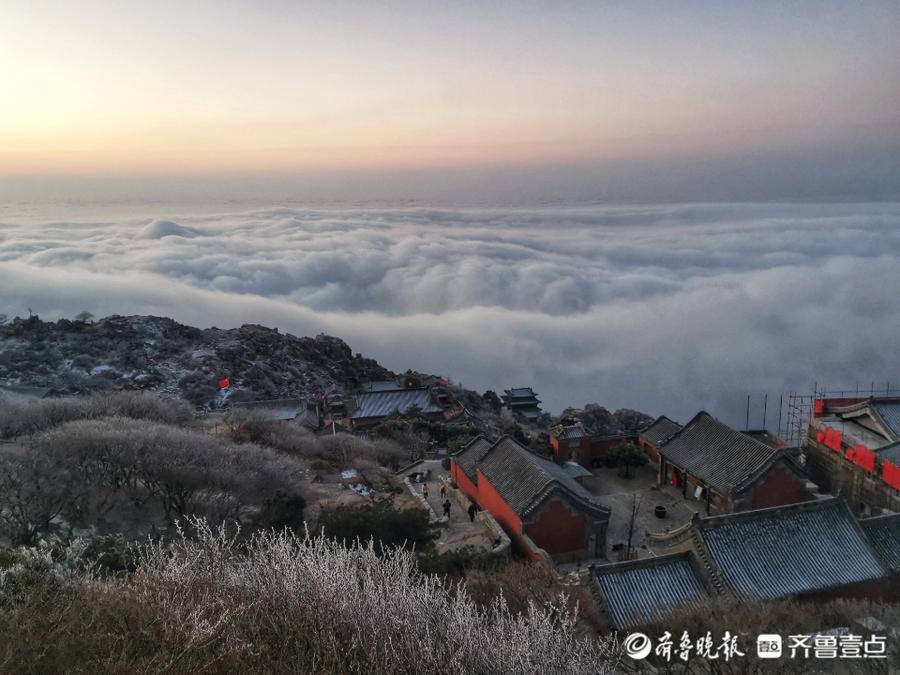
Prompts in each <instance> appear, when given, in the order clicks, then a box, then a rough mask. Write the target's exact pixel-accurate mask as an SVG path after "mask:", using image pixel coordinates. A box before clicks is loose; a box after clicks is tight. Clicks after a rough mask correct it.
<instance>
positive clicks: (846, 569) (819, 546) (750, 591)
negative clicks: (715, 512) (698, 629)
mask: <svg viewBox="0 0 900 675" xmlns="http://www.w3.org/2000/svg"><path fill="white" fill-rule="evenodd" d="M694 528H695V532H696V533H697V534H698V535H699V539H700V540H701V541H702V544H703V548H705V550H706V552H708V554H709V561H710V562H711V563H712V570H713V572H714V573H715V574H716V575H717V576H718V577H719V578H720V579H721V580H722V582H723V583H724V585H725V586H726V587H727V588H728V589H730V590H731V591H732V592H734V593H735V594H737V595H738V596H740V597H745V598H757V599H765V598H783V597H790V596H795V595H799V594H802V593H809V592H813V591H820V590H826V589H829V588H834V587H838V586H844V585H847V584H853V583H857V582H862V581H867V580H871V579H878V578H882V577H884V576H885V575H886V570H885V569H884V567H882V565H881V563H880V562H879V561H878V559H877V558H876V557H875V554H874V553H873V551H872V549H871V548H870V547H869V544H868V542H867V540H866V538H865V536H864V535H863V532H862V530H861V528H860V527H859V525H858V524H857V522H856V520H855V519H854V517H853V514H852V513H851V512H850V509H849V508H848V507H847V504H846V503H845V502H844V500H843V499H827V500H822V501H818V502H805V503H803V504H794V505H791V506H781V507H775V508H771V509H761V510H757V511H746V512H743V513H735V514H731V515H727V516H714V517H710V518H699V519H697V521H696V522H695V524H694Z"/></svg>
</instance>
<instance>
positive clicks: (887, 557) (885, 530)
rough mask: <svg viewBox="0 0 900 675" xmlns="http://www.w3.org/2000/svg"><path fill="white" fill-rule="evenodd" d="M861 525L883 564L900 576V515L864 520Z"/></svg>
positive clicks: (860, 522)
mask: <svg viewBox="0 0 900 675" xmlns="http://www.w3.org/2000/svg"><path fill="white" fill-rule="evenodd" d="M859 525H860V527H862V529H863V532H865V533H866V536H867V537H868V538H869V543H870V544H871V545H872V550H873V551H875V555H877V556H878V559H879V560H880V561H881V564H882V565H884V566H885V567H886V568H888V569H889V570H891V571H892V572H893V573H895V574H900V514H897V513H895V514H891V515H888V516H876V517H874V518H864V519H862V520H860V521H859Z"/></svg>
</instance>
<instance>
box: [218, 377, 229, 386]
mask: <svg viewBox="0 0 900 675" xmlns="http://www.w3.org/2000/svg"><path fill="white" fill-rule="evenodd" d="M230 385H231V381H230V380H229V379H228V378H227V377H223V378H222V379H221V380H219V389H228V387H229V386H230Z"/></svg>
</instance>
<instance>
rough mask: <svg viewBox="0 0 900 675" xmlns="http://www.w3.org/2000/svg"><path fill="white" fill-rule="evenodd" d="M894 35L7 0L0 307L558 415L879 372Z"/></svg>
mask: <svg viewBox="0 0 900 675" xmlns="http://www.w3.org/2000/svg"><path fill="white" fill-rule="evenodd" d="M898 63H900V5H898V3H897V2H896V0H894V1H866V0H861V1H859V2H852V3H850V2H843V3H838V2H831V1H829V0H821V1H817V2H803V1H799V0H795V1H784V2H752V3H751V2H704V1H700V0H684V1H683V2H679V3H664V2H640V1H636V0H635V1H630V2H583V3H582V2H563V1H560V2H552V3H551V2H546V3H541V2H526V1H523V2H516V3H513V2H492V3H485V2H481V3H475V2H465V1H460V2H453V3H446V2H426V1H424V0H423V1H420V2H388V1H385V2H339V1H334V0H332V1H330V2H322V3H317V2H293V1H291V2H288V1H279V0H257V1H256V2H236V1H234V0H218V1H217V2H207V1H205V0H193V1H191V2H170V1H168V0H157V1H155V2H131V1H127V0H123V1H120V2H98V1H96V0H82V1H81V2H77V3H75V2H68V1H59V2H54V1H50V0H28V1H27V2H20V1H18V0H5V1H4V2H2V3H0V313H5V314H8V315H10V316H15V315H20V316H21V315H26V314H27V311H28V309H29V308H30V309H32V310H33V311H35V312H37V313H38V314H40V315H41V316H42V317H44V318H48V319H52V318H57V317H60V316H68V317H71V316H74V315H76V314H77V313H79V312H80V311H82V310H87V311H90V312H93V313H94V314H95V315H97V316H103V315H108V314H112V313H117V314H147V313H150V314H156V315H163V316H171V317H173V318H175V319H177V320H179V321H181V322H183V323H187V324H191V325H196V326H199V327H207V326H212V325H218V326H220V327H233V326H239V325H241V324H243V323H261V324H265V325H268V326H273V327H278V328H280V329H282V330H285V331H289V332H292V333H294V334H297V335H314V334H316V333H318V332H323V331H324V332H327V333H330V334H333V335H337V336H339V337H342V338H344V339H346V340H347V341H349V342H350V344H351V346H352V347H353V349H354V350H355V351H359V352H362V353H364V354H365V355H367V356H371V357H374V358H377V359H379V360H380V361H381V362H382V363H384V364H385V365H386V366H388V367H390V368H392V369H395V370H398V371H403V370H406V369H407V368H414V369H418V370H422V371H426V372H432V373H439V374H443V375H447V376H449V377H451V378H452V379H454V380H456V381H461V382H462V383H463V384H464V385H467V386H469V387H471V388H475V389H477V390H479V391H483V390H485V389H495V390H496V389H503V388H507V387H509V386H528V385H530V386H534V387H535V388H536V389H537V390H538V392H539V394H540V395H541V397H542V399H543V400H544V402H545V404H546V406H547V408H548V409H549V410H551V411H554V412H559V411H561V410H562V409H563V408H564V407H565V406H567V405H581V404H584V403H587V402H594V401H596V402H599V403H601V404H603V405H607V406H608V407H611V408H615V407H632V408H638V409H641V410H643V411H645V412H648V413H651V414H663V413H664V414H667V415H669V416H670V417H673V418H675V419H680V420H682V421H685V420H687V419H689V418H690V417H691V416H693V414H694V413H696V412H697V410H698V409H700V408H706V409H708V410H709V411H710V412H713V413H714V414H717V415H719V416H721V417H722V418H723V419H725V420H726V421H728V422H729V423H732V424H734V425H736V426H738V425H742V424H743V422H744V414H745V405H746V396H747V395H748V394H751V395H752V396H753V397H754V398H753V401H754V406H755V408H754V409H756V408H758V404H759V401H761V399H762V397H763V396H764V395H765V394H767V393H768V394H769V395H770V397H773V398H777V397H778V396H780V394H781V392H784V391H790V390H803V391H807V390H809V389H811V387H812V384H813V383H814V382H818V383H819V384H822V383H825V384H828V385H830V386H833V387H850V388H852V387H854V386H855V385H856V384H857V383H860V384H861V385H863V386H864V385H865V384H866V383H870V382H872V381H875V380H878V381H881V380H884V381H885V382H891V381H893V382H896V383H898V384H900V372H898V370H897V367H898V366H897V362H896V358H895V354H896V335H897V317H898V316H900V273H898V270H900V239H898V233H900V105H898V102H900V67H898V65H897V64H898ZM754 415H756V413H754ZM754 419H755V420H756V422H759V423H761V420H758V419H757V418H756V417H754ZM768 422H769V426H770V428H772V423H773V419H772V417H771V416H770V418H769V420H768Z"/></svg>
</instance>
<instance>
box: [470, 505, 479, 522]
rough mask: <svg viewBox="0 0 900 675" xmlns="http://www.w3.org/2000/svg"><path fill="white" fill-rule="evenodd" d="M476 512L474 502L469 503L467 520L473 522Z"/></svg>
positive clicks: (476, 508)
mask: <svg viewBox="0 0 900 675" xmlns="http://www.w3.org/2000/svg"><path fill="white" fill-rule="evenodd" d="M477 512H478V507H477V506H475V502H472V503H471V504H469V520H471V521H472V522H473V523H474V522H475V514H476V513H477Z"/></svg>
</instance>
